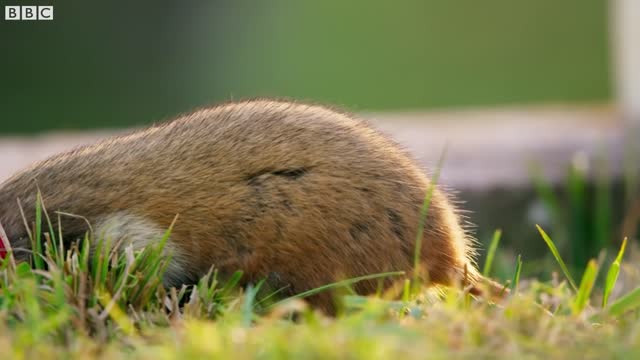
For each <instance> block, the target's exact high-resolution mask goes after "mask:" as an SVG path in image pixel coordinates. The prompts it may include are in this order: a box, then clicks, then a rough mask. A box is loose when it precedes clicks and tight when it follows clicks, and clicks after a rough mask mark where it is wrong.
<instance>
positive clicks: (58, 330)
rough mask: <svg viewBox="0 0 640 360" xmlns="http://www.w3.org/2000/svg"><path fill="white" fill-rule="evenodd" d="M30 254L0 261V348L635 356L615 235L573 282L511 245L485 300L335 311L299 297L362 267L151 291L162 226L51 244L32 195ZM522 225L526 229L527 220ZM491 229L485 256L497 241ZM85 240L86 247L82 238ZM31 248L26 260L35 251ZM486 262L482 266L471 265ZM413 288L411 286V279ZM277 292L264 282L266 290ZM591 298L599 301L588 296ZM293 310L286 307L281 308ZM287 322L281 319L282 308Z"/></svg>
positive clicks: (172, 354) (450, 298)
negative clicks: (307, 281) (139, 233)
mask: <svg viewBox="0 0 640 360" xmlns="http://www.w3.org/2000/svg"><path fill="white" fill-rule="evenodd" d="M38 204H39V206H37V208H38V210H37V211H38V214H39V215H38V216H37V217H36V219H37V221H39V222H44V221H45V220H46V224H44V225H39V224H37V223H34V224H33V229H34V233H33V234H32V237H33V241H34V242H35V245H36V246H34V249H36V250H35V252H34V254H33V261H32V264H31V265H30V264H27V263H18V264H16V263H15V261H13V260H14V259H13V257H12V255H11V253H10V255H9V256H8V257H7V258H6V259H5V260H3V261H0V349H1V350H0V351H1V352H2V358H3V359H4V358H7V359H13V358H15V359H20V358H42V359H48V358H69V357H74V358H83V359H84V358H109V359H117V358H130V357H136V358H153V359H156V358H167V359H171V358H178V357H180V358H191V357H194V358H196V357H215V358H229V359H231V358H233V359H236V358H265V359H269V358H275V359H280V358H287V357H290V358H367V359H368V358H393V357H407V358H424V357H434V358H449V357H473V358H478V357H481V358H482V357H491V358H493V357H504V358H521V357H523V356H530V357H542V356H550V357H553V358H567V357H575V356H577V354H584V353H588V354H589V355H590V356H592V357H594V358H599V357H601V358H610V357H616V356H617V357H625V356H627V357H633V355H639V354H640V338H639V337H637V336H634V334H637V333H638V331H640V317H639V310H638V309H640V288H637V289H632V290H631V291H628V292H627V293H626V294H623V295H622V296H619V297H618V298H614V297H613V296H612V295H611V294H612V290H613V288H614V286H615V285H616V283H617V282H618V274H619V272H620V268H621V263H622V260H623V256H624V252H625V247H626V241H625V242H623V245H622V246H621V248H620V251H619V253H618V256H617V257H616V258H615V260H614V261H613V262H612V264H611V265H610V266H609V270H608V273H607V277H606V281H605V286H604V289H602V290H601V289H599V288H597V287H596V285H595V284H596V278H597V275H598V270H599V269H600V268H601V267H602V266H603V264H601V263H599V262H596V261H595V260H590V261H589V262H588V265H587V267H586V270H585V271H584V274H583V276H582V278H581V281H580V286H579V287H577V286H567V283H566V282H565V281H558V280H557V279H556V280H555V281H542V280H536V279H524V280H521V279H520V272H521V269H522V267H523V262H522V260H521V257H520V256H518V259H517V262H516V266H515V268H514V270H513V273H514V275H513V279H512V281H511V286H512V291H511V293H510V294H509V295H507V296H506V298H505V299H504V300H502V301H500V302H499V303H494V302H491V301H488V300H486V299H483V298H472V297H471V296H469V294H468V293H466V292H465V291H463V290H460V289H453V288H447V289H438V290H437V291H436V290H434V289H427V288H424V287H421V288H419V291H417V292H414V291H412V290H411V289H410V287H411V283H410V281H409V279H407V280H406V281H405V291H404V292H403V295H402V299H401V300H398V299H393V298H391V299H389V298H385V297H384V296H372V297H363V296H358V295H354V294H349V295H347V296H344V297H343V298H342V311H341V312H340V313H339V315H338V316H337V317H335V318H331V317H326V316H324V315H322V314H320V313H318V312H316V311H314V310H313V309H310V308H308V307H307V306H306V304H305V303H304V302H303V301H302V300H301V299H302V298H304V297H305V296H309V295H312V294H315V293H317V292H320V291H326V290H328V289H336V288H342V287H347V288H348V287H349V286H350V285H352V284H353V283H355V282H357V281H360V280H363V279H364V278H367V279H371V278H382V277H387V276H401V275H403V274H401V273H384V274H372V275H370V276H367V277H363V278H355V279H348V280H344V281H342V282H337V283H334V284H327V285H326V286H324V287H321V288H318V289H314V290H311V291H309V292H307V293H303V294H299V295H297V296H294V297H292V298H286V299H282V298H280V299H278V296H277V294H274V293H273V292H272V293H267V294H264V293H263V292H261V287H262V284H263V283H262V282H258V283H257V284H255V285H254V286H249V287H247V288H246V289H241V288H240V287H239V286H238V283H239V282H240V279H241V276H242V273H241V272H237V273H235V274H233V275H232V276H231V277H230V278H228V279H226V281H224V282H222V281H221V280H220V279H219V278H218V274H217V273H216V271H215V270H213V269H212V270H211V271H210V272H209V273H208V274H207V275H206V276H204V277H203V278H202V279H201V280H200V281H199V282H198V284H196V285H194V286H191V287H183V288H181V289H175V288H172V289H165V288H164V287H163V286H162V284H161V281H160V279H161V276H162V273H163V271H164V269H165V268H166V266H167V262H168V260H169V259H168V258H165V257H163V256H162V248H163V246H164V244H165V243H166V241H167V239H168V238H169V236H170V233H171V229H169V230H168V231H167V232H166V234H165V235H164V236H163V238H162V239H158V241H157V242H156V243H155V245H152V246H149V247H147V248H145V249H143V250H141V251H134V250H133V249H132V248H131V247H126V248H125V249H124V250H123V251H112V250H110V249H111V247H110V245H109V240H110V239H91V238H90V237H91V235H90V234H87V236H86V237H85V239H84V241H83V242H81V243H80V244H76V245H74V246H72V247H71V248H68V249H67V248H65V247H64V244H63V243H62V242H57V244H56V238H57V239H60V238H61V236H60V234H58V235H57V237H56V236H55V235H54V233H53V231H49V232H44V233H43V235H42V236H38V235H37V234H38V232H37V231H35V230H36V229H39V228H40V227H41V226H44V227H45V231H46V228H47V227H48V229H49V230H51V229H52V226H51V221H50V219H49V217H48V215H47V213H46V211H44V210H43V209H42V206H41V201H40V200H38ZM531 231H533V229H531ZM538 231H539V232H540V234H541V235H542V239H541V241H545V242H546V243H547V245H548V246H549V248H550V249H551V250H552V253H553V255H554V257H555V258H556V260H557V262H558V264H559V266H560V268H561V269H562V270H563V272H564V274H565V276H566V278H567V281H569V283H575V282H574V281H573V280H572V278H571V275H570V274H569V272H568V270H567V269H566V266H565V265H564V260H563V259H562V257H561V255H560V254H559V253H558V251H557V247H556V245H555V244H554V242H553V240H552V239H551V237H549V236H548V235H547V234H546V232H545V231H544V230H543V229H542V228H540V227H538ZM499 238H500V233H499V232H496V235H495V236H494V239H493V241H492V244H493V245H492V246H491V250H490V253H491V254H495V252H496V251H497V244H498V241H499V240H498V239H499ZM94 240H97V241H96V243H97V244H98V245H97V248H96V249H95V251H94V254H93V256H92V257H89V251H88V248H89V243H91V242H93V241H94ZM36 259H40V260H36ZM484 270H485V273H490V271H491V264H490V263H489V264H487V265H486V266H485V267H484ZM413 286H415V284H413ZM276 292H277V291H276ZM600 296H601V297H602V300H601V301H598V300H599V297H600ZM294 312H295V313H297V316H295V317H292V314H293V313H294ZM294 318H295V320H292V319H294Z"/></svg>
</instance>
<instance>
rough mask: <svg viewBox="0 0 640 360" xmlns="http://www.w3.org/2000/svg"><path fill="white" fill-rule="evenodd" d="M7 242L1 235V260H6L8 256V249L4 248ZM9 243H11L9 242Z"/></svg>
mask: <svg viewBox="0 0 640 360" xmlns="http://www.w3.org/2000/svg"><path fill="white" fill-rule="evenodd" d="M5 241H7V239H5V238H4V237H2V235H0V259H4V257H5V256H7V248H5V247H4V242H5ZM7 242H9V241H7Z"/></svg>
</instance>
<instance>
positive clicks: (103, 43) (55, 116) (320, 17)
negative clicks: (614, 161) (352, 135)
mask: <svg viewBox="0 0 640 360" xmlns="http://www.w3.org/2000/svg"><path fill="white" fill-rule="evenodd" d="M2 1H3V2H2V3H1V4H2V5H15V4H13V3H11V4H10V3H8V2H7V3H5V0H2ZM38 3H41V4H47V5H49V4H50V3H51V2H50V1H48V2H47V1H32V2H30V4H34V5H36V4H38ZM54 5H55V13H54V14H55V18H54V21H47V22H44V21H39V22H24V21H20V22H10V21H4V20H3V21H0V44H1V48H0V65H2V69H3V73H2V77H1V78H0V125H1V126H0V134H13V133H33V132H41V131H46V130H51V129H81V128H115V127H122V126H131V125H139V124H144V123H149V122H153V121H159V120H163V119H166V118H169V117H172V116H174V115H176V114H177V113H180V112H185V111H188V110H190V109H193V108H194V107H200V106H204V105H207V104H211V103H215V102H217V101H222V100H227V99H233V98H241V97H249V96H283V97H292V98H297V99H310V100H314V101H320V102H328V103H332V104H337V105H341V106H344V107H347V108H348V109H350V110H353V111H362V110H368V111H369V110H393V111H397V110H407V109H412V110H415V109H431V108H449V107H466V106H491V105H501V104H524V103H544V102H554V103H557V102H563V103H564V102H578V103H579V102H601V101H607V100H608V99H609V98H610V94H611V86H610V79H609V64H608V58H609V55H608V34H607V17H608V15H607V2H606V1H605V0H564V1H555V0H535V1H533V0H530V1H513V0H483V1H477V0H457V1H442V0H440V1H432V0H428V1H425V0H423V1H420V0H406V1H402V2H391V1H382V0H367V1H364V0H351V1H340V0H324V1H313V2H312V1H284V0H276V1H244V0H235V1H189V2H184V1H155V2H148V1H143V2H139V1H134V2H122V1H102V2H97V1H73V0H70V1H64V2H63V1H56V2H54Z"/></svg>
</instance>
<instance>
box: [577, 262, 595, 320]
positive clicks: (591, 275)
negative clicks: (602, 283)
mask: <svg viewBox="0 0 640 360" xmlns="http://www.w3.org/2000/svg"><path fill="white" fill-rule="evenodd" d="M597 277H598V263H597V262H596V261H595V260H593V259H592V260H589V263H588V264H587V268H586V270H585V271H584V274H583V275H582V280H581V281H580V288H579V289H578V294H577V295H576V297H575V300H574V302H573V314H574V315H577V314H580V313H581V312H582V310H584V308H585V307H586V306H587V304H588V302H589V298H590V297H591V291H592V290H593V285H594V284H595V283H596V278H597Z"/></svg>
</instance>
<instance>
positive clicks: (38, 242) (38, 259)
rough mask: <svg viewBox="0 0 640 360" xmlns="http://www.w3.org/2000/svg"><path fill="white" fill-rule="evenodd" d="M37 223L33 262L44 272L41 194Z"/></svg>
mask: <svg viewBox="0 0 640 360" xmlns="http://www.w3.org/2000/svg"><path fill="white" fill-rule="evenodd" d="M35 221H36V223H35V234H33V242H34V244H32V249H34V253H33V261H34V264H35V267H36V269H38V270H42V269H44V260H43V259H42V255H43V251H42V197H41V196H40V192H38V193H37V194H36V220H35Z"/></svg>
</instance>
